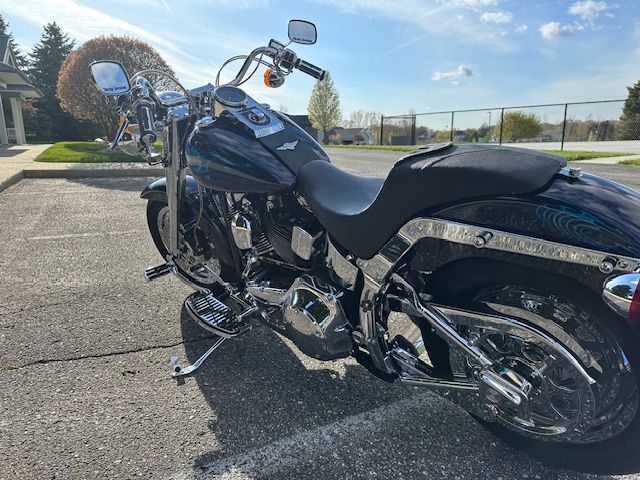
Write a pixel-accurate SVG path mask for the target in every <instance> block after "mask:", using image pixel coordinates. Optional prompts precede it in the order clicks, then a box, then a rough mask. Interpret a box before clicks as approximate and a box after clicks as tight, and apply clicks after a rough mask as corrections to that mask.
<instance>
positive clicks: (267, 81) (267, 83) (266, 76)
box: [264, 68, 271, 88]
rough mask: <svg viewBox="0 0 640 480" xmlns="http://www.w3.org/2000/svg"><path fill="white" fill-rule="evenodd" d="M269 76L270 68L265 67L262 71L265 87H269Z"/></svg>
mask: <svg viewBox="0 0 640 480" xmlns="http://www.w3.org/2000/svg"><path fill="white" fill-rule="evenodd" d="M270 77H271V69H270V68H267V69H266V70H265V71H264V84H265V85H266V86H267V87H269V88H271V81H270Z"/></svg>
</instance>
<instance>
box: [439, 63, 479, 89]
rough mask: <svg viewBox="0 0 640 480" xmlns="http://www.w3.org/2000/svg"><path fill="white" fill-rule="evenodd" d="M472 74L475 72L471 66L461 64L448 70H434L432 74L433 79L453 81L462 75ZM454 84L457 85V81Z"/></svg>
mask: <svg viewBox="0 0 640 480" xmlns="http://www.w3.org/2000/svg"><path fill="white" fill-rule="evenodd" d="M471 75H473V72H472V71H471V69H470V68H469V67H466V66H464V65H460V66H459V67H458V68H456V69H455V70H450V71H448V72H433V75H432V76H431V79H432V80H436V81H437V80H452V83H453V82H457V81H458V79H459V78H462V77H470V76H471ZM454 85H457V83H454Z"/></svg>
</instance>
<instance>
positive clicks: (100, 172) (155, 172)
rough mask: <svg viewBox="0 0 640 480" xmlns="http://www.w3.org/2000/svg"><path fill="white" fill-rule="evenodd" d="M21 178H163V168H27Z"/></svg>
mask: <svg viewBox="0 0 640 480" xmlns="http://www.w3.org/2000/svg"><path fill="white" fill-rule="evenodd" d="M22 174H23V178H108V177H112V178H117V177H120V178H122V177H155V176H163V175H164V168H127V169H110V168H100V169H89V168H82V169H67V170H49V169H46V168H29V169H25V170H23V172H22Z"/></svg>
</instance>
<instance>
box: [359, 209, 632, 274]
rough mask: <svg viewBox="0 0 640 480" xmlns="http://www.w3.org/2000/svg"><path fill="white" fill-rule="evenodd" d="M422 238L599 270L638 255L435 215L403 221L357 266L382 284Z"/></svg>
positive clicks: (628, 266)
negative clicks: (615, 252)
mask: <svg viewBox="0 0 640 480" xmlns="http://www.w3.org/2000/svg"><path fill="white" fill-rule="evenodd" d="M423 238H435V239H438V240H445V241H448V242H453V243H458V244H461V245H469V246H474V247H476V248H479V249H480V248H486V249H489V250H497V251H501V252H508V253H516V254H520V255H528V256H532V257H538V258H545V259H548V260H555V261H558V262H567V263H576V264H580V265H586V266H589V267H596V268H598V269H600V271H601V272H602V273H605V274H611V273H614V272H616V271H620V272H633V271H634V270H636V269H637V268H638V267H639V266H640V259H638V258H631V257H623V256H617V255H611V254H609V253H606V252H600V251H598V250H591V249H588V248H582V247H574V246H572V245H566V244H563V243H557V242H551V241H548V240H541V239H539V238H534V237H528V236H525V235H518V234H515V233H508V232H502V231H500V230H494V229H487V228H483V227H477V226H474V225H466V224H462V223H457V222H450V221H447V220H439V219H435V218H416V219H413V220H411V221H410V222H408V223H406V224H405V225H404V226H403V227H402V228H400V230H399V231H398V233H397V234H396V235H395V236H394V237H393V238H392V239H391V240H389V241H388V242H387V243H386V245H385V246H384V247H382V249H381V250H380V252H379V253H378V254H377V255H375V256H374V257H373V258H371V259H369V260H365V259H358V260H357V262H356V263H357V265H358V266H359V267H360V269H361V270H362V271H363V272H364V273H365V274H366V275H368V276H369V277H371V279H372V280H374V281H375V282H376V283H377V284H378V285H382V284H383V283H384V281H385V279H386V277H387V275H388V274H389V273H390V272H391V270H392V269H393V267H394V266H395V264H396V263H397V262H398V261H399V260H400V258H401V257H402V256H403V255H404V254H406V253H407V252H408V251H409V250H411V248H412V247H413V246H414V245H415V244H416V243H417V242H418V241H419V240H421V239H423Z"/></svg>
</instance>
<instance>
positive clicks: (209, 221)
mask: <svg viewBox="0 0 640 480" xmlns="http://www.w3.org/2000/svg"><path fill="white" fill-rule="evenodd" d="M198 191H199V188H198V182H196V180H195V178H193V177H192V176H190V175H187V176H185V180H184V195H183V197H182V198H183V203H182V205H183V209H182V212H183V220H184V219H187V220H188V219H195V217H196V216H197V215H198V212H199V210H200V202H199V197H198ZM140 198H143V199H145V200H149V201H153V200H155V201H159V202H166V201H167V179H166V178H165V177H162V178H159V179H158V180H155V181H154V182H152V183H151V184H149V185H148V186H147V187H146V188H145V189H144V190H143V191H142V193H141V194H140ZM184 207H186V208H184ZM203 219H204V220H205V221H204V222H202V223H201V227H203V228H205V229H206V230H207V234H208V236H209V238H210V240H211V241H212V242H213V243H214V244H215V246H216V249H217V251H218V256H219V258H220V261H221V262H224V263H226V264H227V265H234V258H233V254H232V248H234V247H233V246H232V245H231V244H230V242H229V237H228V235H227V234H226V227H225V225H224V224H222V223H221V222H220V221H219V220H218V219H217V218H212V216H210V215H207V214H206V212H205V214H204V215H203Z"/></svg>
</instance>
